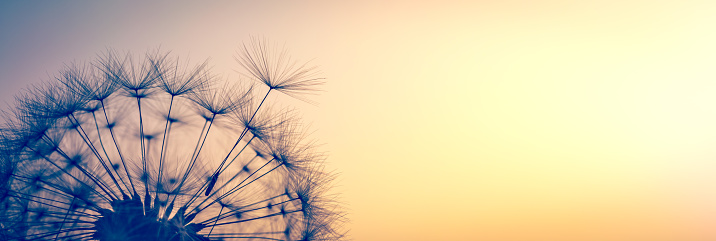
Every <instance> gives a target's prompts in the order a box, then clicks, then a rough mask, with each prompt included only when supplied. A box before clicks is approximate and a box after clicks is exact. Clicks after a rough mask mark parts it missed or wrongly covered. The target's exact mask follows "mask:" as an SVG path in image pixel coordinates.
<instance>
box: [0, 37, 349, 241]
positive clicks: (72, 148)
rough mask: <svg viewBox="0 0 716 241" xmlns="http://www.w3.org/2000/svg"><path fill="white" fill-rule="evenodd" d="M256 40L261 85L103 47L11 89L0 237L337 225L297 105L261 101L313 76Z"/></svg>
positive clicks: (151, 235) (307, 86)
mask: <svg viewBox="0 0 716 241" xmlns="http://www.w3.org/2000/svg"><path fill="white" fill-rule="evenodd" d="M264 47H266V46H265V45H263V44H262V43H256V46H254V47H252V48H247V47H246V46H245V48H244V51H246V52H245V53H246V54H247V55H245V56H244V57H245V59H244V60H245V62H244V63H242V64H243V66H244V67H246V68H247V71H248V72H249V74H250V75H253V76H255V77H257V78H258V77H261V78H263V79H260V81H261V82H263V83H264V84H266V85H267V86H269V88H270V90H269V91H268V92H267V93H266V94H265V95H264V94H263V93H262V94H260V95H258V96H254V94H255V92H254V91H252V90H253V85H251V84H242V83H234V84H227V85H224V86H220V87H216V86H215V85H216V84H217V83H216V81H214V80H215V79H216V78H214V75H213V74H212V73H210V71H209V68H208V63H207V62H203V63H201V64H199V65H196V66H194V67H191V68H189V67H188V66H189V65H187V64H185V63H183V62H182V63H180V61H178V60H174V58H173V57H171V56H170V55H169V54H168V53H161V52H159V51H155V52H152V53H149V54H147V55H145V56H144V58H143V59H135V58H133V57H132V55H131V54H128V53H127V54H123V55H121V56H120V55H119V54H117V53H116V52H115V51H111V50H110V51H107V52H106V53H105V54H104V55H101V56H99V57H98V59H97V60H96V61H95V62H93V64H69V65H67V66H65V68H64V69H62V70H61V71H60V72H59V74H58V75H56V76H55V78H53V79H52V80H50V81H48V82H46V83H43V84H39V85H35V86H32V87H31V88H30V89H28V90H27V91H25V92H23V93H21V94H19V95H18V96H17V97H16V99H15V100H16V101H15V109H13V110H8V111H4V112H2V117H3V119H4V120H5V121H4V122H3V123H2V125H0V239H2V240H102V241H107V240H177V241H178V240H231V239H264V240H340V239H342V238H343V231H342V228H341V223H342V222H343V221H344V220H343V216H342V214H341V212H340V209H339V208H338V207H339V206H338V205H337V203H336V202H335V201H333V197H332V196H330V195H328V194H327V190H328V188H330V185H329V183H330V181H331V180H332V176H331V175H329V174H327V173H326V172H325V171H323V169H322V166H321V160H322V155H321V154H319V153H317V152H316V151H315V149H314V148H313V147H312V145H311V142H307V141H305V136H304V135H303V133H304V129H303V128H302V127H301V126H300V125H299V124H298V121H297V118H296V115H295V114H294V112H293V111H285V110H282V111H274V110H273V109H272V108H268V107H263V109H262V106H263V105H264V102H265V101H266V96H267V95H268V94H269V93H270V92H271V90H274V89H275V90H277V91H280V92H284V93H286V94H289V95H292V96H295V95H298V94H305V93H307V92H310V91H313V90H315V86H316V85H317V84H319V82H317V81H318V80H319V79H320V78H314V77H312V76H313V75H314V74H315V69H314V68H312V67H311V68H306V67H305V66H298V65H295V64H294V63H292V62H291V61H290V58H288V57H287V56H286V55H285V52H280V54H278V55H275V56H272V55H266V54H263V55H261V54H262V53H261V51H267V50H268V49H266V48H264ZM250 49H251V51H250V52H249V50H250ZM257 54H258V55H257ZM273 57H279V59H272V58H273ZM259 65H264V66H269V67H268V68H264V67H260V66H259ZM241 86H247V87H246V88H241ZM261 97H263V99H262V100H261V102H258V101H254V100H258V99H259V98H261ZM256 103H258V104H256ZM191 109H194V110H196V111H195V112H191V111H186V110H191ZM260 109H262V110H261V111H260ZM197 136H198V137H197ZM222 158H223V159H222Z"/></svg>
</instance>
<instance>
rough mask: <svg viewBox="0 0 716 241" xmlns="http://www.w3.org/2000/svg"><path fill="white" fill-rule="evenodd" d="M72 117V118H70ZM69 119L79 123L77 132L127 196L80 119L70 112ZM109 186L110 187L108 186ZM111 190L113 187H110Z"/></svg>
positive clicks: (120, 190)
mask: <svg viewBox="0 0 716 241" xmlns="http://www.w3.org/2000/svg"><path fill="white" fill-rule="evenodd" d="M69 117H72V118H69ZM69 117H68V119H69V120H70V122H72V121H74V124H75V125H77V128H75V131H77V134H79V135H80V137H81V138H82V140H83V141H84V143H85V144H86V145H87V147H89V148H90V150H91V151H92V154H94V155H95V157H97V161H99V163H100V164H102V167H104V170H105V171H106V172H107V174H109V177H110V178H112V181H113V182H114V184H115V185H116V186H117V189H119V192H120V193H122V197H125V196H126V194H125V193H124V191H123V190H122V187H120V186H119V183H118V182H117V179H115V177H114V174H112V171H110V170H109V167H108V166H107V163H105V162H104V159H103V158H102V157H101V156H100V154H99V151H97V148H96V147H95V146H94V144H92V141H91V140H90V138H89V135H87V132H85V130H84V128H82V125H81V124H80V122H79V120H77V117H75V115H74V114H70V116H69ZM108 188H109V187H108ZM110 190H111V189H110Z"/></svg>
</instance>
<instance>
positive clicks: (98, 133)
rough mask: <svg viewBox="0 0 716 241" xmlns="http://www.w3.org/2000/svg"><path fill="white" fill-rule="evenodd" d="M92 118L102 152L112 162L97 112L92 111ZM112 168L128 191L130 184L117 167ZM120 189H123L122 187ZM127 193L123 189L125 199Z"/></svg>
mask: <svg viewBox="0 0 716 241" xmlns="http://www.w3.org/2000/svg"><path fill="white" fill-rule="evenodd" d="M92 119H94V126H95V128H96V129H97V139H99V146H100V147H102V152H104V156H105V157H107V161H108V162H109V163H112V161H111V159H110V158H109V154H107V149H106V148H105V147H104V143H103V142H102V134H101V132H100V130H99V123H97V115H96V114H95V112H92ZM112 169H113V170H114V173H116V174H117V178H119V181H121V182H122V185H124V188H126V189H127V191H129V186H127V183H126V182H124V179H123V178H122V175H119V172H118V171H117V169H114V168H112ZM119 190H120V191H122V189H121V188H120V189H119ZM125 195H126V194H124V192H123V191H122V198H124V199H127V198H129V197H127V196H125Z"/></svg>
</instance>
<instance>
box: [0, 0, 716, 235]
mask: <svg viewBox="0 0 716 241" xmlns="http://www.w3.org/2000/svg"><path fill="white" fill-rule="evenodd" d="M714 12H716V2H713V1H655V0H650V1H640V0H627V1H624V0H621V1H612V0H601V1H559V0H544V1H525V0H522V1H518V0H514V1H512V0H506V1H211V2H189V1H152V2H143V1H122V2H121V3H119V2H113V3H112V2H101V3H100V2H89V1H61V2H60V1H39V2H37V1H34V2H28V1H3V2H2V3H0V87H1V88H0V104H2V106H3V108H4V109H7V108H9V107H8V106H11V105H12V100H13V97H12V96H13V95H14V94H15V93H18V92H19V91H20V90H21V89H23V88H25V87H26V86H28V85H29V84H33V83H39V82H41V81H43V80H47V79H50V78H51V76H52V75H54V74H55V73H56V71H58V70H59V69H60V68H62V66H63V65H64V64H66V63H70V62H72V61H87V60H91V59H93V58H94V57H96V56H97V54H100V53H102V52H103V51H105V50H106V49H107V48H113V49H117V50H120V51H132V52H134V53H136V54H142V53H144V52H145V51H146V50H150V49H156V48H160V49H162V50H170V51H172V53H174V54H176V55H178V56H182V57H189V58H191V60H193V61H196V62H199V61H203V60H204V59H206V58H210V64H211V65H212V66H213V70H214V72H215V73H219V74H222V75H224V76H225V77H226V78H229V79H231V78H236V77H237V76H238V74H237V72H236V71H237V70H239V69H240V68H239V65H238V64H237V63H236V61H235V60H234V58H233V57H234V55H235V51H236V50H237V49H238V47H239V46H240V44H241V43H242V42H247V41H249V40H250V39H251V36H256V37H265V38H267V39H270V40H272V41H277V42H279V43H286V47H287V48H288V49H289V50H290V52H291V53H292V56H293V57H294V58H296V59H300V60H304V61H311V64H314V65H317V66H319V68H320V69H321V72H322V76H324V77H326V78H327V84H326V85H325V86H324V88H323V89H324V92H322V93H321V94H320V95H319V96H316V97H313V98H312V100H314V101H315V102H317V103H319V104H317V105H311V104H306V103H304V102H300V101H295V100H293V101H290V102H291V103H290V104H291V105H293V106H298V108H300V111H301V113H303V117H304V120H306V121H307V123H310V124H311V128H312V129H314V130H315V132H313V135H312V137H313V138H315V139H317V140H318V142H319V143H323V145H322V146H321V147H320V149H322V150H325V151H326V152H327V154H328V156H329V158H328V160H327V162H328V167H329V169H332V170H336V171H337V172H339V173H340V177H339V180H338V181H339V182H338V185H337V186H336V188H335V191H336V192H339V193H341V197H342V200H343V202H344V203H345V205H346V207H347V209H348V213H349V214H348V218H349V219H350V220H351V222H350V223H349V224H348V227H349V228H350V229H351V232H350V235H351V237H352V238H353V239H354V240H359V241H363V240H365V241H368V240H371V241H383V240H384V241H395V240H489V241H542V240H544V241H562V240H564V241H568V240H569V241H575V240H581V241H590V240H594V241H612V240H614V241H619V240H623V241H706V240H716V229H714V228H713V227H714V225H716V175H714V173H715V172H716V148H714V147H716V68H714V67H715V66H716V44H714V43H716V27H714V23H716V14H714ZM279 98H281V97H279Z"/></svg>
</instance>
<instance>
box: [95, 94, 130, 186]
mask: <svg viewBox="0 0 716 241" xmlns="http://www.w3.org/2000/svg"><path fill="white" fill-rule="evenodd" d="M100 103H101V104H102V112H104V119H105V120H106V121H107V126H109V118H108V117H107V109H105V106H104V100H101V101H100ZM109 134H110V135H112V142H114V146H115V147H116V148H117V153H118V154H119V159H120V160H121V161H122V166H123V167H124V171H125V172H126V173H127V179H129V184H130V186H132V191H133V192H134V194H135V196H136V194H137V189H135V188H134V182H132V175H131V174H129V169H127V163H125V162H124V156H122V151H121V150H120V148H119V143H117V138H115V136H114V126H110V127H109Z"/></svg>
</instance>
